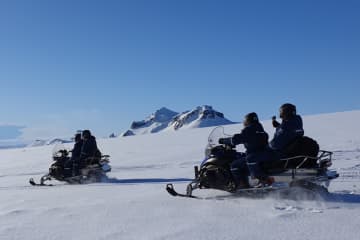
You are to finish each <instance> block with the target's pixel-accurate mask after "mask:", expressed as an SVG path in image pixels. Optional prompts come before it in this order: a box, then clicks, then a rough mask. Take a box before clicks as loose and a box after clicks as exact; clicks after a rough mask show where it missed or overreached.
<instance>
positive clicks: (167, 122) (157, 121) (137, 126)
mask: <svg viewBox="0 0 360 240" xmlns="http://www.w3.org/2000/svg"><path fill="white" fill-rule="evenodd" d="M226 124H233V122H231V121H230V120H228V119H226V118H225V117H224V114H222V113H220V112H217V111H216V110H214V109H213V108H212V107H211V106H207V105H204V106H199V107H196V108H194V109H193V110H191V111H185V112H183V113H180V114H179V113H177V112H174V111H172V110H169V109H167V108H164V107H163V108H161V109H159V110H157V111H156V112H155V113H153V114H151V115H150V116H149V117H147V118H146V119H145V120H142V121H134V122H133V123H132V124H131V127H130V129H129V130H126V131H125V132H124V133H123V134H121V136H134V135H143V134H149V133H158V132H165V131H176V130H179V129H194V128H204V127H211V126H219V125H226Z"/></svg>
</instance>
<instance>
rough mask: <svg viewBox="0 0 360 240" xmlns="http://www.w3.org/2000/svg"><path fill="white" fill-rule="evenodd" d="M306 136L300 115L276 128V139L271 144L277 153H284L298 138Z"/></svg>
mask: <svg viewBox="0 0 360 240" xmlns="http://www.w3.org/2000/svg"><path fill="white" fill-rule="evenodd" d="M301 136H304V129H303V123H302V119H301V117H300V116H299V115H296V116H294V117H293V118H291V119H290V120H288V121H282V123H281V124H280V125H279V126H278V127H277V128H276V131H275V134H274V138H273V139H272V140H271V142H270V147H271V148H272V149H274V150H277V151H282V150H283V149H284V148H285V147H286V146H288V145H289V144H290V143H291V142H292V141H293V140H295V139H296V138H297V137H301Z"/></svg>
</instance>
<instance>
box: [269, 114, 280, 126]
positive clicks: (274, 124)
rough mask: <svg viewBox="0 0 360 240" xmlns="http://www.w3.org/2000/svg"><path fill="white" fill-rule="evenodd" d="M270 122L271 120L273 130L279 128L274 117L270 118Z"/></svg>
mask: <svg viewBox="0 0 360 240" xmlns="http://www.w3.org/2000/svg"><path fill="white" fill-rule="evenodd" d="M271 120H272V125H273V127H274V128H277V127H279V126H280V123H279V122H278V121H276V117H275V116H273V117H272V118H271Z"/></svg>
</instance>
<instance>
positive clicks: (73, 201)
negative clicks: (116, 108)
mask: <svg viewBox="0 0 360 240" xmlns="http://www.w3.org/2000/svg"><path fill="white" fill-rule="evenodd" d="M359 123H360V111H352V112H343V113H334V114H325V115H317V116H307V117H304V126H305V133H306V135H308V136H311V137H313V138H315V139H316V140H318V142H319V143H320V146H321V148H322V149H326V150H331V151H334V154H335V160H334V165H333V168H334V169H336V170H337V171H338V172H339V173H340V177H339V179H336V180H334V181H333V182H332V183H331V185H330V187H329V190H330V192H331V194H330V195H329V196H327V197H319V198H318V199H316V200H309V199H305V200H304V199H303V200H296V198H285V199H284V198H279V197H278V196H276V195H270V196H268V197H258V198H249V197H239V196H233V195H231V194H229V193H226V192H221V191H217V190H200V191H197V192H195V194H197V195H198V196H201V197H203V198H204V199H184V198H175V197H172V196H170V195H169V194H168V193H167V192H166V191H165V185H166V183H169V182H172V183H174V185H175V188H176V189H177V190H179V191H184V190H185V186H186V184H187V181H189V180H190V179H191V178H192V177H193V166H194V165H196V164H199V162H200V161H201V160H202V158H203V156H204V147H205V145H206V143H207V137H208V134H209V133H210V131H211V130H212V129H213V128H201V129H193V130H184V131H179V132H163V133H159V134H149V135H141V136H135V137H129V138H113V139H99V140H98V145H99V147H100V149H101V150H102V152H103V153H106V154H110V155H111V164H112V167H113V171H112V172H111V173H110V174H109V177H110V180H109V181H108V182H107V183H95V184H88V185H67V184H63V183H60V182H54V183H55V184H56V186H54V187H33V186H30V185H29V184H28V179H29V178H30V177H34V178H36V179H38V178H40V176H41V175H43V174H44V173H46V172H47V169H48V166H49V165H50V163H51V152H52V149H53V146H43V147H37V148H23V149H6V150H0V196H1V197H0V223H1V224H0V239H29V240H32V239H34V240H35V239H36V240H39V239H53V240H55V239H80V240H82V239H84V240H89V239H106V240H108V239H126V240H129V239H130V240H131V239H136V240H139V239H187V240H188V239H204V240H205V239H206V240H208V239H222V240H226V239H255V240H258V239H259V240H260V239H276V240H281V239H292V240H297V239H299V240H300V239H301V240H303V239H317V240H322V239H324V240H325V239H326V240H331V239H336V240H338V239H347V240H349V239H359V236H360V229H359V226H360V225H359V223H360V183H359V180H360V135H359V132H360V131H359V130H360V127H359ZM264 127H265V128H266V130H267V131H268V133H269V134H270V135H272V134H273V132H274V130H273V129H272V128H271V123H270V121H265V122H264ZM241 128H242V126H241V125H240V124H235V125H227V126H225V129H226V132H228V133H235V132H238V131H240V129H241ZM71 145H72V144H68V145H67V146H68V147H71ZM241 149H242V147H239V150H241Z"/></svg>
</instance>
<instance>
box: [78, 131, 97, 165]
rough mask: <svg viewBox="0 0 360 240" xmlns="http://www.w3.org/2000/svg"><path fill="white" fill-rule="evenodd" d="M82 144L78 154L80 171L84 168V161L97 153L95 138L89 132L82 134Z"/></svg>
mask: <svg viewBox="0 0 360 240" xmlns="http://www.w3.org/2000/svg"><path fill="white" fill-rule="evenodd" d="M82 139H83V144H82V147H81V153H80V169H81V168H84V167H86V164H87V162H86V160H87V159H88V158H89V157H95V156H96V153H97V152H98V148H97V144H96V138H95V137H94V136H92V135H91V132H90V130H84V131H83V132H82Z"/></svg>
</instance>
